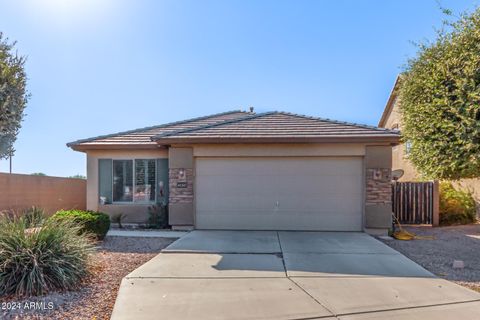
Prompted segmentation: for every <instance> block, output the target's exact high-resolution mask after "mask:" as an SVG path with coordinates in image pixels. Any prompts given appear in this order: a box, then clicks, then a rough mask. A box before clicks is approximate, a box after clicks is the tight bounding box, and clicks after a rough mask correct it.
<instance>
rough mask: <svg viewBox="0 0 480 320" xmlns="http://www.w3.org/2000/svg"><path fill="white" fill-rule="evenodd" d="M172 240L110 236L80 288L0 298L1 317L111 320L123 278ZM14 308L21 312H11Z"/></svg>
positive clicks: (96, 256) (101, 247) (95, 257)
mask: <svg viewBox="0 0 480 320" xmlns="http://www.w3.org/2000/svg"><path fill="white" fill-rule="evenodd" d="M173 241H175V239H167V238H140V237H135V238H134V237H111V236H109V237H107V238H106V239H105V240H104V241H103V242H102V243H101V244H100V245H99V247H98V252H97V253H96V254H95V256H94V268H93V274H92V276H91V277H90V278H89V279H87V280H86V281H85V283H84V284H83V285H82V286H81V288H80V289H78V290H76V291H68V292H53V293H50V294H48V295H45V296H42V297H30V298H26V299H18V298H15V297H12V298H0V307H1V308H2V309H1V310H0V318H1V319H69V320H70V319H88V320H91V319H96V320H102V319H110V315H111V313H112V309H113V305H114V304H115V299H116V297H117V292H118V288H119V286H120V282H121V280H122V278H123V277H125V276H126V275H127V274H129V273H130V272H131V271H133V270H134V269H136V268H138V267H139V266H141V265H142V264H144V263H145V262H147V261H148V260H150V259H152V258H153V257H154V256H156V255H157V254H158V253H159V252H160V250H161V249H163V248H165V247H166V246H168V245H169V244H170V243H172V242H173ZM32 303H37V304H36V305H33V304H32ZM13 305H15V306H17V307H20V309H17V310H15V311H12V310H11V308H12V306H13ZM6 308H8V309H10V310H5V309H6Z"/></svg>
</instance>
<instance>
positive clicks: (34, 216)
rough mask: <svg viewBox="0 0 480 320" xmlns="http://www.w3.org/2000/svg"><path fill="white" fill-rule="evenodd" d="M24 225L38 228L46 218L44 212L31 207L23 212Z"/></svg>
mask: <svg viewBox="0 0 480 320" xmlns="http://www.w3.org/2000/svg"><path fill="white" fill-rule="evenodd" d="M23 216H24V217H25V223H26V224H27V225H28V226H29V227H38V226H40V225H41V224H42V222H43V220H45V218H46V214H45V211H44V210H43V209H42V208H39V207H35V206H32V207H31V208H29V209H27V210H25V211H24V212H23Z"/></svg>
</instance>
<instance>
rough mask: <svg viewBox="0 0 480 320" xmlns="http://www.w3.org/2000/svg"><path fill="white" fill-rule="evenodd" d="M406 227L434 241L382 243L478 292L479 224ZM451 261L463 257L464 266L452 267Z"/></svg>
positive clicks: (479, 270)
mask: <svg viewBox="0 0 480 320" xmlns="http://www.w3.org/2000/svg"><path fill="white" fill-rule="evenodd" d="M405 229H407V230H408V231H410V232H413V233H415V234H417V235H420V236H433V237H434V240H412V241H401V240H392V241H384V240H383V242H384V243H385V244H387V245H389V246H390V247H392V248H393V249H395V250H397V251H400V252H401V253H403V254H404V255H405V256H407V257H409V258H410V259H412V260H413V261H415V262H417V263H418V264H420V265H421V266H423V267H424V268H425V269H427V270H429V271H430V272H432V273H434V274H435V275H437V276H438V277H441V278H444V279H447V280H451V281H454V282H456V283H458V284H460V285H462V286H465V287H467V288H470V289H473V290H476V291H479V292H480V254H479V252H480V224H472V225H466V226H452V227H440V228H431V227H405ZM454 260H462V261H463V262H464V264H465V268H463V269H454V268H453V261H454Z"/></svg>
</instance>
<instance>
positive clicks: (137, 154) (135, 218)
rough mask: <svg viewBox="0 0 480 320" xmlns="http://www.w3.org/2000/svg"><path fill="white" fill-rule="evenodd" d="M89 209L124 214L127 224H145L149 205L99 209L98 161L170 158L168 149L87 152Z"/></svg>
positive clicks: (115, 206) (114, 206)
mask: <svg viewBox="0 0 480 320" xmlns="http://www.w3.org/2000/svg"><path fill="white" fill-rule="evenodd" d="M86 153H87V209H88V210H95V211H98V210H101V211H103V212H105V213H108V214H115V213H124V214H125V215H126V217H125V219H124V222H125V223H143V222H144V220H145V218H146V213H147V208H148V205H138V204H133V203H132V204H121V205H119V204H112V205H103V206H101V208H100V207H99V198H98V159H124V160H127V159H157V158H168V150H166V149H158V150H157V149H153V150H151V149H149V150H90V151H87V152H86Z"/></svg>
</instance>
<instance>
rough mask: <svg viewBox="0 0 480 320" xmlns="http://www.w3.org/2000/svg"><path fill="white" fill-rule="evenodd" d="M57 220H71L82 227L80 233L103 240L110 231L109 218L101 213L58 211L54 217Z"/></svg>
mask: <svg viewBox="0 0 480 320" xmlns="http://www.w3.org/2000/svg"><path fill="white" fill-rule="evenodd" d="M54 217H55V218H57V219H65V218H67V219H72V220H74V221H75V222H77V223H80V225H81V226H82V229H81V231H82V232H87V233H93V234H94V235H96V236H97V239H99V240H103V238H105V235H106V234H107V232H108V229H110V217H109V216H108V215H107V214H105V213H102V212H96V211H83V210H60V211H58V212H57V213H55V215H54Z"/></svg>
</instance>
